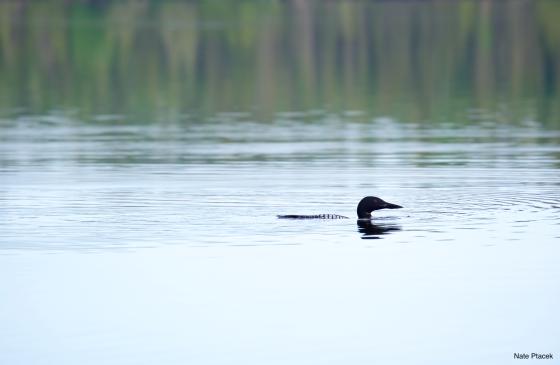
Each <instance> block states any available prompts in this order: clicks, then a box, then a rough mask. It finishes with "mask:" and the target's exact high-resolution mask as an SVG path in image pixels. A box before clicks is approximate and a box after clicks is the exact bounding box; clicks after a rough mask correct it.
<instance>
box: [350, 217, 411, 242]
mask: <svg viewBox="0 0 560 365" xmlns="http://www.w3.org/2000/svg"><path fill="white" fill-rule="evenodd" d="M356 223H357V224H358V232H360V233H362V239H364V240H366V239H379V238H381V237H380V236H382V235H384V234H388V233H391V232H395V231H400V230H401V227H400V226H398V225H396V224H383V223H381V224H379V223H374V222H372V221H370V220H363V219H358V220H357V221H356Z"/></svg>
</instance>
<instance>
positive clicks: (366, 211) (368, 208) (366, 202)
mask: <svg viewBox="0 0 560 365" xmlns="http://www.w3.org/2000/svg"><path fill="white" fill-rule="evenodd" d="M397 208H402V207H401V206H400V205H397V204H392V203H388V202H386V201H385V200H383V199H380V198H378V197H376V196H366V197H365V198H363V199H362V200H360V203H358V208H357V209H356V212H357V213H358V219H370V218H371V212H373V211H374V210H379V209H397ZM277 217H278V218H280V219H348V217H345V216H343V215H338V214H315V215H299V214H289V215H278V216H277Z"/></svg>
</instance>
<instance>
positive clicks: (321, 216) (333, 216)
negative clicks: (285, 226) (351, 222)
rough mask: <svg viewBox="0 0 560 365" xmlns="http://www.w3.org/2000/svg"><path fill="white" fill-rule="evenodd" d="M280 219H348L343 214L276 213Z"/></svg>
mask: <svg viewBox="0 0 560 365" xmlns="http://www.w3.org/2000/svg"><path fill="white" fill-rule="evenodd" d="M277 217H278V218H280V219H348V217H345V216H343V215H338V214H314V215H300V214H288V215H277Z"/></svg>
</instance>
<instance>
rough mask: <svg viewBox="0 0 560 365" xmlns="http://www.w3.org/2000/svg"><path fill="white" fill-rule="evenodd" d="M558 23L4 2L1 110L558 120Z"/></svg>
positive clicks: (519, 17) (513, 13)
mask: <svg viewBox="0 0 560 365" xmlns="http://www.w3.org/2000/svg"><path fill="white" fill-rule="evenodd" d="M558 14H560V3H559V2H558V1H556V0H539V1H525V0H512V1H455V2H442V1H435V0H434V1H414V2H409V1H297V0H292V1H279V0H276V1H251V0H243V1H225V2H217V1H200V2H191V1H189V2H178V1H167V2H166V1H161V2H160V1H158V2H155V1H153V2H152V1H130V2H122V1H102V2H93V5H92V4H88V2H72V3H71V4H70V5H69V6H60V4H59V2H58V1H41V2H40V3H36V2H13V1H10V2H2V3H1V4H0V16H1V17H2V20H1V23H2V27H0V51H1V52H0V65H1V67H0V79H2V83H1V84H0V109H1V110H2V111H3V113H6V112H9V111H14V110H15V113H16V114H17V110H20V109H19V108H24V110H25V111H26V112H27V113H44V112H46V111H51V110H65V111H66V110H76V111H78V112H79V113H80V115H81V116H84V117H88V119H90V118H92V119H95V120H96V121H97V122H110V123H112V124H118V123H119V120H120V119H121V118H122V116H123V114H124V115H125V117H126V116H133V119H134V120H135V121H138V122H139V121H141V122H150V121H153V120H154V119H155V120H158V121H161V122H174V123H176V122H182V121H185V120H188V121H191V122H195V123H196V122H198V119H197V118H198V116H197V115H196V114H193V113H202V114H203V115H208V114H214V113H215V112H216V111H223V112H251V113H255V114H256V115H257V116H258V119H259V120H263V119H264V120H272V119H275V117H274V116H273V115H271V114H274V113H275V112H277V111H294V110H297V111H312V110H317V109H318V110H327V111H329V112H342V111H343V112H346V113H348V116H351V115H352V116H354V117H355V118H358V119H365V120H367V116H368V115H369V114H370V113H372V114H374V115H390V116H393V117H395V118H396V119H399V120H404V121H415V122H422V123H429V122H447V123H453V124H458V123H460V124H464V121H465V120H466V119H467V118H462V117H461V116H463V115H465V114H468V115H467V116H468V117H469V118H472V119H477V120H481V121H485V122H488V121H489V122H494V121H496V120H497V121H499V122H500V123H512V122H522V121H526V120H531V121H535V120H536V121H538V122H539V123H543V124H552V125H556V126H558V123H559V122H558V121H559V120H560V100H559V96H558V88H559V86H560V76H559V75H560V63H559V62H558V59H560V54H559V52H560V46H559V45H560V31H559V30H558V27H557V25H556V24H557V19H558V16H559V15H558ZM136 61H138V62H136ZM45 90H48V92H45ZM364 113H365V114H364ZM230 116H231V117H233V118H235V117H236V116H235V114H232V115H230ZM458 117H459V118H458ZM121 122H122V121H121Z"/></svg>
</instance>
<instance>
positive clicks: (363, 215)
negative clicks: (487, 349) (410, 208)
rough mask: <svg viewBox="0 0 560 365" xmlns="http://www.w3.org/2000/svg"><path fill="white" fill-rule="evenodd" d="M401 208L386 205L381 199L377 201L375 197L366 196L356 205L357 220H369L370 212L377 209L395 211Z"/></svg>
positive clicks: (395, 205)
mask: <svg viewBox="0 0 560 365" xmlns="http://www.w3.org/2000/svg"><path fill="white" fill-rule="evenodd" d="M397 208H402V207H401V206H400V205H397V204H392V203H387V202H386V201H385V200H383V199H379V198H378V197H376V196H366V197H365V198H363V199H362V200H360V203H359V204H358V209H357V212H358V218H359V219H369V218H371V212H372V211H374V210H378V209H397Z"/></svg>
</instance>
